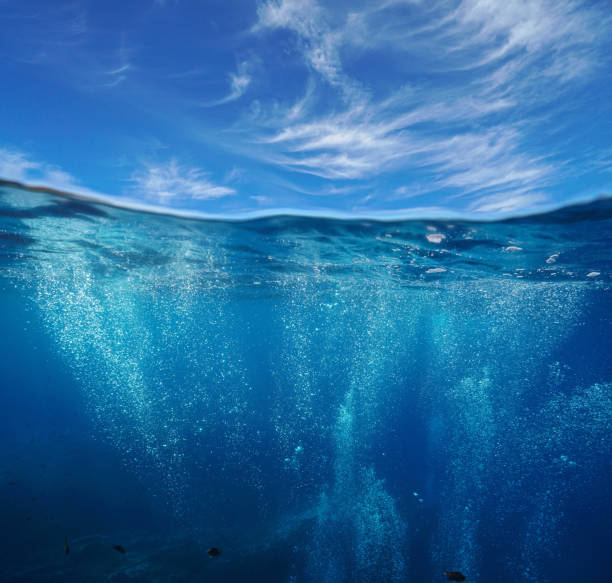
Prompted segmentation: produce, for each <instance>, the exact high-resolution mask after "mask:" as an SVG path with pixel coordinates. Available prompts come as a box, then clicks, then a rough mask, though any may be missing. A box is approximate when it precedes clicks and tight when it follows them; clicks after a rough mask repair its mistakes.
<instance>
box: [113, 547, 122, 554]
mask: <svg viewBox="0 0 612 583" xmlns="http://www.w3.org/2000/svg"><path fill="white" fill-rule="evenodd" d="M113 548H114V549H115V550H116V551H117V552H119V553H121V554H122V555H125V549H124V548H123V547H122V546H121V545H115V546H113Z"/></svg>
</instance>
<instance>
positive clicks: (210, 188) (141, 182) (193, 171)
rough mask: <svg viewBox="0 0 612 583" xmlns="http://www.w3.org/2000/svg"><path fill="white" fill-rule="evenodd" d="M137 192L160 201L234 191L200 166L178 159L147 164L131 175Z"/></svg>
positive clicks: (216, 194)
mask: <svg viewBox="0 0 612 583" xmlns="http://www.w3.org/2000/svg"><path fill="white" fill-rule="evenodd" d="M132 182H133V183H134V188H135V190H136V192H137V193H138V194H140V195H142V196H144V197H145V198H149V199H153V200H155V201H157V202H160V203H167V202H169V201H171V200H175V199H179V200H181V199H182V200H185V199H197V200H206V199H215V198H221V197H224V196H228V195H232V194H235V193H236V191H235V190H234V189H233V188H229V187H227V186H219V185H217V184H215V183H214V182H212V181H211V180H210V178H209V175H208V174H207V173H206V172H204V171H203V170H201V169H200V168H187V167H185V166H181V165H180V164H179V163H178V162H177V161H176V160H175V159H172V160H170V162H168V163H166V164H158V165H155V164H148V165H146V166H145V167H144V169H143V170H141V171H138V172H135V173H134V174H133V175H132Z"/></svg>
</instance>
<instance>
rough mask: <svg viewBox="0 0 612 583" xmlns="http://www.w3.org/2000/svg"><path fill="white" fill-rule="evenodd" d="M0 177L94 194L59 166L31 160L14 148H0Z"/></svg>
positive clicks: (31, 184) (33, 184)
mask: <svg viewBox="0 0 612 583" xmlns="http://www.w3.org/2000/svg"><path fill="white" fill-rule="evenodd" d="M0 178H3V179H4V180H13V181H15V182H21V183H24V184H28V185H30V186H46V187H48V188H55V189H57V190H65V191H68V192H76V193H82V194H94V193H93V192H92V191H90V190H89V189H87V188H84V187H83V186H81V185H80V184H79V182H78V180H77V179H76V178H74V177H73V176H72V175H70V174H69V173H68V172H65V171H64V170H62V169H61V168H59V167H57V166H54V165H52V164H48V163H46V162H38V161H35V160H32V158H31V157H30V156H29V155H28V154H26V153H25V152H22V151H20V150H15V149H8V148H0Z"/></svg>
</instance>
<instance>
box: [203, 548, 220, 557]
mask: <svg viewBox="0 0 612 583" xmlns="http://www.w3.org/2000/svg"><path fill="white" fill-rule="evenodd" d="M206 553H207V554H208V556H209V557H218V556H219V555H220V554H221V550H220V549H218V548H217V547H211V548H210V549H208V550H207V551H206Z"/></svg>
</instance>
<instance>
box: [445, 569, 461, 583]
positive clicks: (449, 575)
mask: <svg viewBox="0 0 612 583" xmlns="http://www.w3.org/2000/svg"><path fill="white" fill-rule="evenodd" d="M444 576H445V577H446V579H447V580H448V581H465V575H464V574H463V573H460V572H459V571H446V572H445V573H444Z"/></svg>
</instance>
